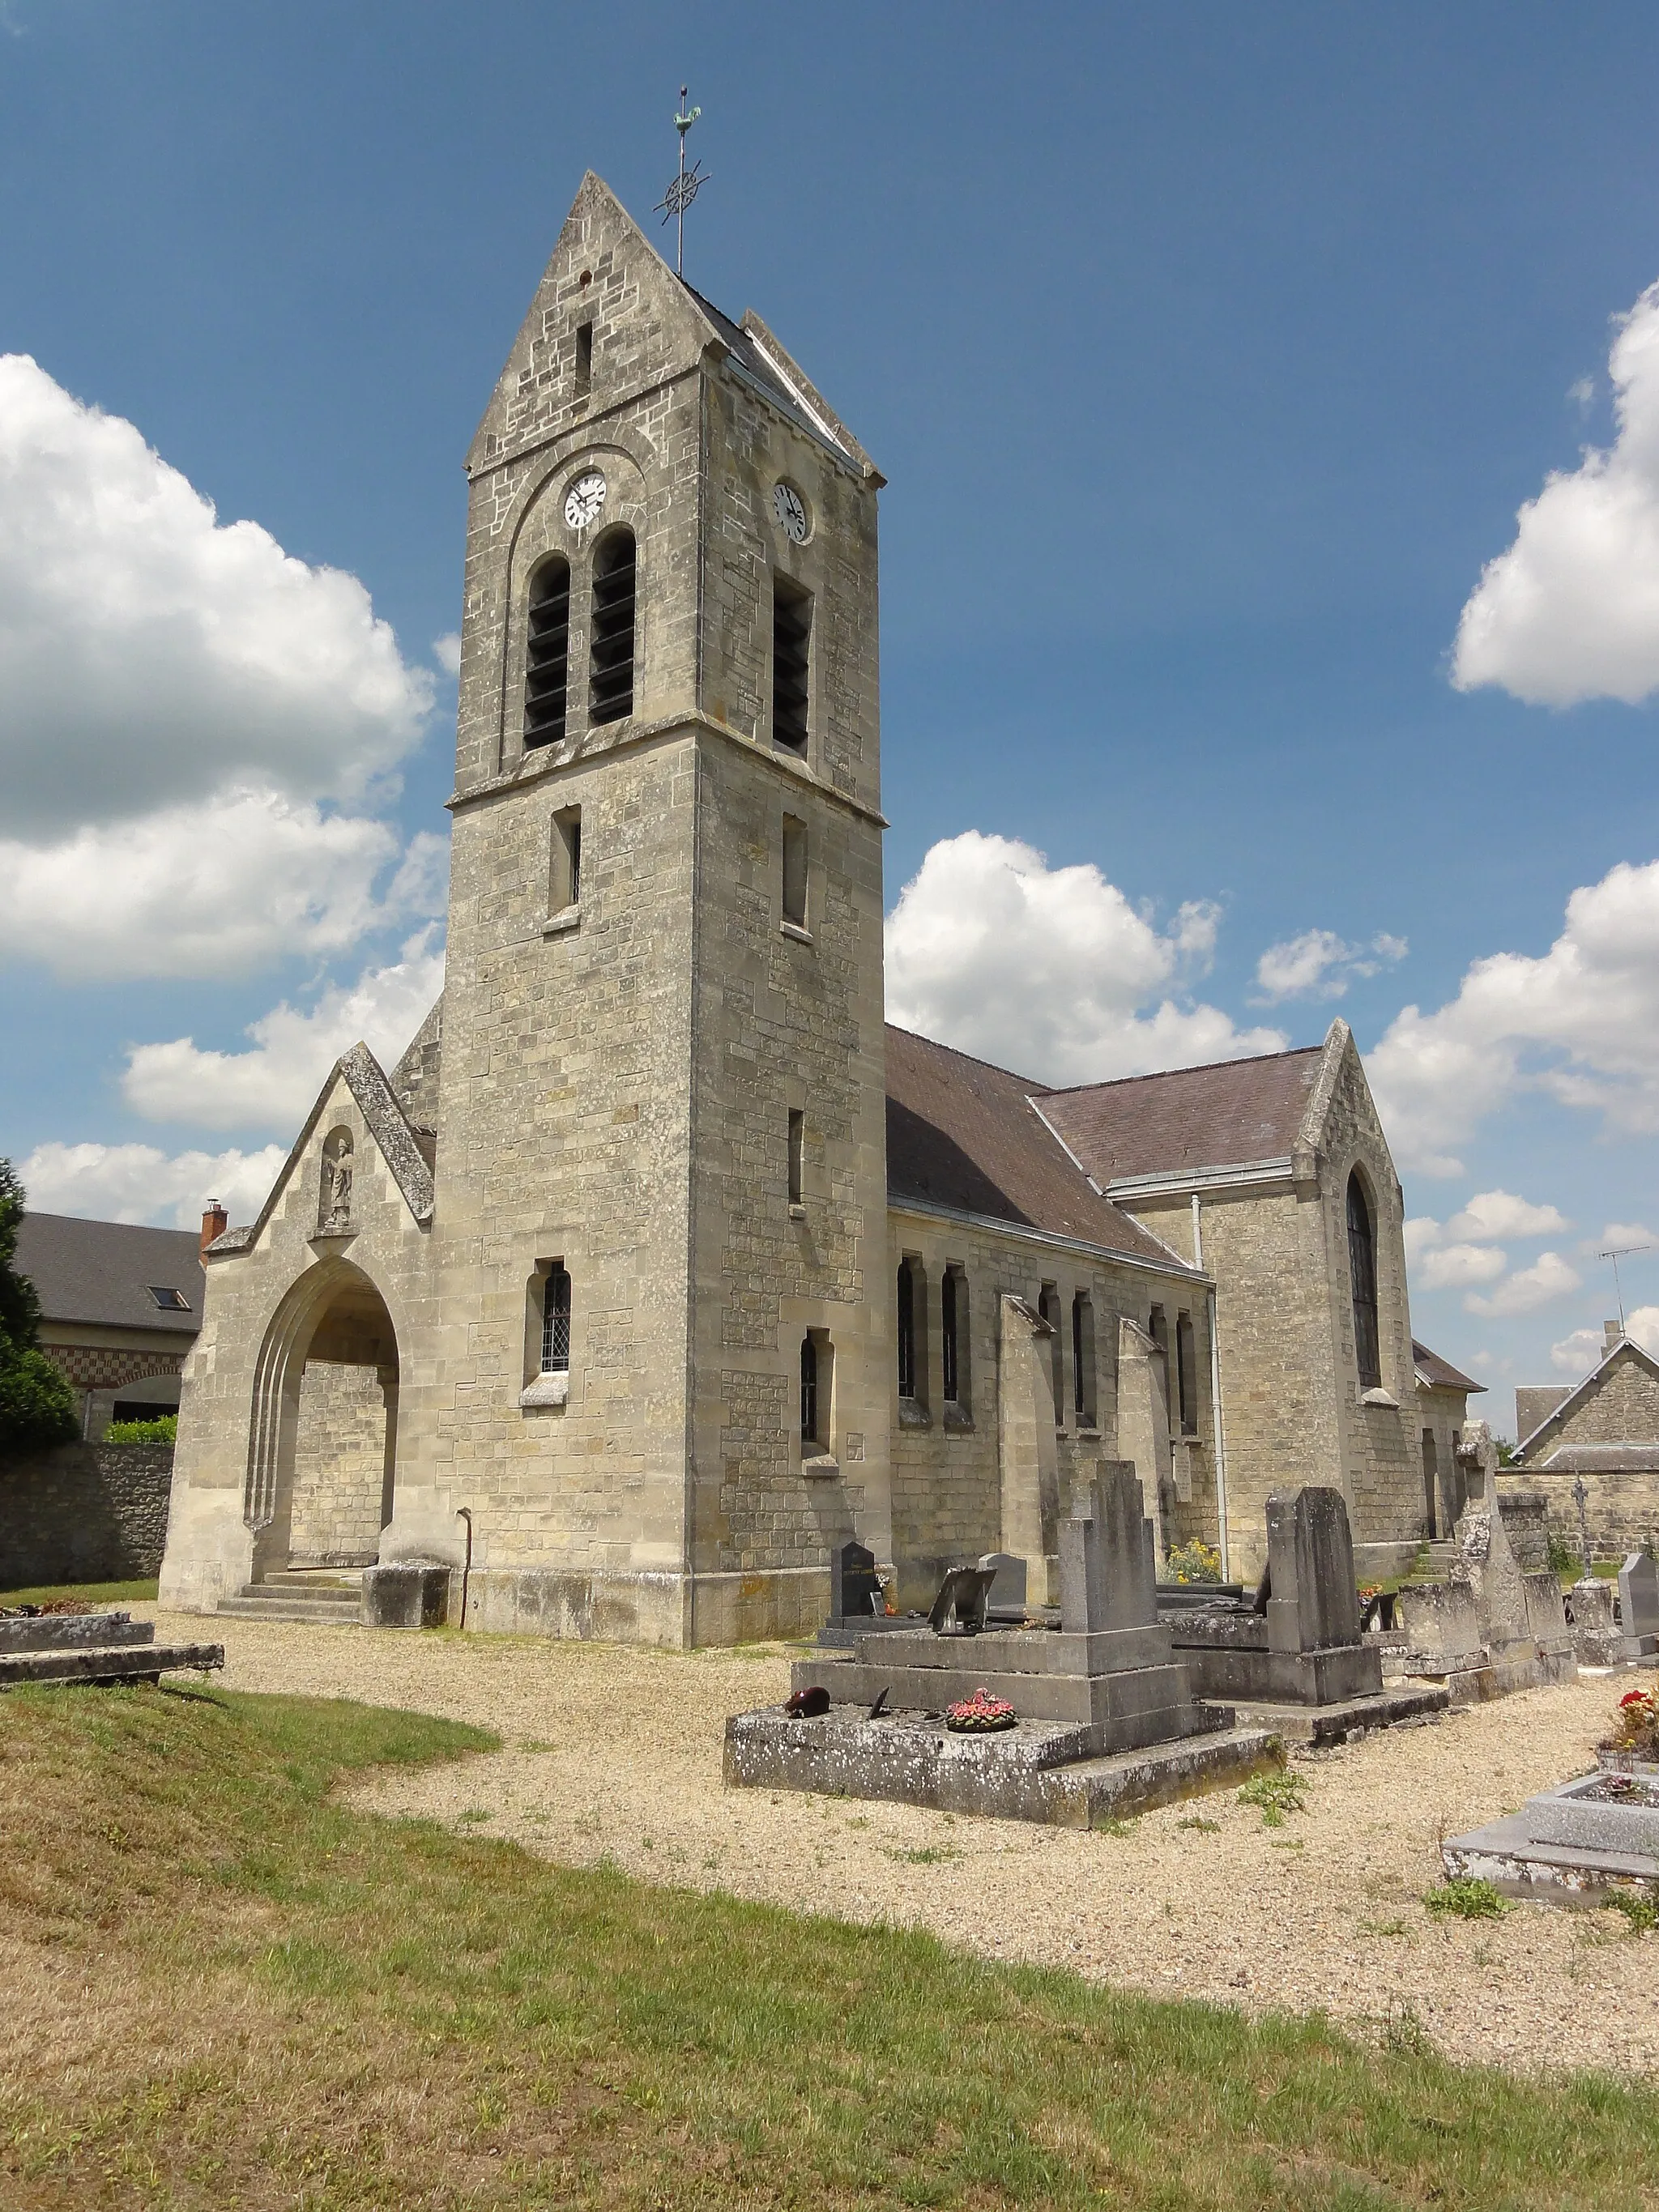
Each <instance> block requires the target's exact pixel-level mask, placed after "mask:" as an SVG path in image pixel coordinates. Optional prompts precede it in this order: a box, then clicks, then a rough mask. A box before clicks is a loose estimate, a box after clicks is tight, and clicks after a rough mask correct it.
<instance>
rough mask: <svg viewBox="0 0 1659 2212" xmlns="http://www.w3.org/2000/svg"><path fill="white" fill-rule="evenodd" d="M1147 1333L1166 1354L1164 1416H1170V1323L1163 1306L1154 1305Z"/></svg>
mask: <svg viewBox="0 0 1659 2212" xmlns="http://www.w3.org/2000/svg"><path fill="white" fill-rule="evenodd" d="M1146 1334H1148V1335H1149V1336H1150V1337H1151V1338H1152V1342H1153V1343H1154V1344H1155V1345H1156V1346H1158V1350H1159V1351H1160V1352H1162V1353H1163V1354H1164V1359H1163V1368H1164V1419H1165V1420H1166V1421H1167V1420H1168V1419H1169V1418H1170V1324H1169V1322H1168V1321H1167V1320H1166V1319H1165V1317H1164V1309H1163V1307H1162V1306H1154V1307H1153V1308H1152V1312H1151V1313H1150V1314H1149V1315H1148V1316H1147V1317H1146Z"/></svg>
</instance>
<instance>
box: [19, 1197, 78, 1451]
mask: <svg viewBox="0 0 1659 2212" xmlns="http://www.w3.org/2000/svg"><path fill="white" fill-rule="evenodd" d="M23 1210H24V1195H23V1186H22V1184H21V1182H18V1180H17V1172H16V1170H15V1168H14V1167H13V1166H12V1164H11V1162H10V1161H9V1160H4V1159H0V1452H8V1453H16V1452H21V1451H28V1450H33V1449H40V1447H41V1446H43V1445H46V1444H62V1443H69V1442H70V1440H71V1439H72V1438H73V1437H76V1436H78V1435H79V1434H80V1424H79V1422H78V1421H77V1420H76V1418H75V1393H74V1391H73V1389H71V1388H70V1382H69V1377H68V1376H66V1375H64V1373H63V1371H62V1370H61V1369H58V1368H57V1367H54V1366H53V1365H52V1362H51V1360H49V1359H48V1358H46V1354H45V1353H44V1352H41V1351H40V1349H39V1348H38V1347H39V1339H40V1297H39V1296H38V1295H37V1293H36V1291H35V1288H34V1285H33V1283H32V1282H30V1280H29V1279H28V1277H27V1275H22V1274H19V1273H18V1271H17V1231H18V1226H19V1225H20V1224H21V1221H22V1218H23Z"/></svg>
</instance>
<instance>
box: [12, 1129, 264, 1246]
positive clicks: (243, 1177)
mask: <svg viewBox="0 0 1659 2212" xmlns="http://www.w3.org/2000/svg"><path fill="white" fill-rule="evenodd" d="M286 1158H288V1154H287V1152H286V1151H285V1150H284V1148H283V1146H281V1145H267V1146H264V1149H263V1151H260V1152H175V1153H174V1154H173V1156H172V1157H171V1158H169V1157H168V1156H167V1153H165V1152H162V1151H161V1150H160V1149H159V1147H158V1146H155V1145H59V1144H50V1145H37V1146H35V1148H34V1150H33V1152H31V1153H30V1154H29V1156H28V1158H27V1159H26V1160H22V1161H21V1162H20V1163H19V1164H18V1170H17V1172H18V1176H19V1178H20V1179H21V1182H22V1185H23V1188H24V1189H25V1190H26V1191H27V1193H28V1202H29V1206H30V1209H31V1211H32V1212H40V1213H76V1214H81V1215H83V1216H84V1217H86V1218H88V1219H90V1220H94V1221H149V1222H155V1223H158V1224H160V1225H162V1226H164V1227H171V1228H175V1229H197V1228H199V1227H200V1225H201V1219H202V1216H203V1214H204V1212H206V1211H207V1206H208V1201H209V1200H210V1199H215V1198H216V1199H218V1200H220V1202H221V1203H222V1205H223V1206H225V1207H226V1208H227V1209H228V1212H229V1214H230V1218H231V1219H232V1220H233V1221H252V1219H253V1218H254V1217H255V1216H256V1215H257V1214H258V1211H259V1208H260V1207H261V1206H263V1205H264V1201H265V1194H266V1193H267V1192H268V1191H269V1190H270V1186H271V1184H272V1183H273V1182H275V1181H276V1171H277V1170H278V1169H279V1168H280V1167H281V1166H282V1164H283V1161H284V1160H285V1159H286Z"/></svg>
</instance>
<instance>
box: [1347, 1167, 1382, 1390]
mask: <svg viewBox="0 0 1659 2212" xmlns="http://www.w3.org/2000/svg"><path fill="white" fill-rule="evenodd" d="M1348 1273H1349V1276H1350V1278H1351V1279H1352V1285H1353V1346H1354V1353H1355V1356H1356V1358H1358V1362H1359V1387H1360V1389H1362V1390H1375V1389H1379V1388H1380V1387H1381V1384H1382V1381H1383V1363H1382V1356H1381V1353H1380V1351H1379V1348H1378V1346H1379V1340H1378V1337H1377V1330H1376V1237H1375V1236H1374V1235H1373V1233H1372V1230H1371V1210H1370V1206H1368V1205H1367V1204H1366V1202H1365V1190H1364V1184H1363V1183H1361V1182H1360V1180H1359V1177H1358V1174H1354V1175H1351V1176H1349V1177H1348Z"/></svg>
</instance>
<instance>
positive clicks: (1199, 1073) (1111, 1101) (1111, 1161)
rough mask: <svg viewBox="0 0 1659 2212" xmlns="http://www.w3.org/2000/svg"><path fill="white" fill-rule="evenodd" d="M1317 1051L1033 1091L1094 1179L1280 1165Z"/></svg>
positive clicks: (1297, 1125) (1308, 1089)
mask: <svg viewBox="0 0 1659 2212" xmlns="http://www.w3.org/2000/svg"><path fill="white" fill-rule="evenodd" d="M1323 1055H1324V1047H1323V1046H1322V1045H1308V1046H1304V1048H1301V1049H1300V1050H1298V1051H1296V1052H1274V1053H1264V1054H1261V1055H1259V1056H1258V1057H1257V1058H1255V1059H1254V1060H1218V1061H1216V1062H1214V1063H1213V1064H1212V1066H1208V1067H1177V1068H1172V1069H1170V1071H1169V1073H1166V1074H1164V1075H1131V1076H1126V1077H1124V1078H1123V1079H1121V1080H1120V1081H1118V1082H1115V1083H1089V1084H1083V1085H1079V1086H1077V1087H1075V1088H1073V1089H1070V1090H1065V1091H1048V1090H1042V1091H1039V1092H1038V1097H1039V1098H1040V1099H1041V1102H1042V1110H1043V1113H1044V1114H1045V1115H1047V1117H1048V1120H1049V1121H1052V1122H1053V1123H1054V1127H1055V1128H1056V1129H1058V1130H1059V1132H1060V1135H1061V1136H1062V1137H1063V1138H1064V1139H1065V1141H1066V1144H1067V1145H1068V1146H1070V1147H1071V1149H1072V1151H1073V1152H1074V1153H1076V1155H1077V1157H1078V1158H1079V1159H1080V1160H1081V1161H1082V1163H1083V1164H1084V1166H1085V1169H1086V1170H1088V1172H1089V1173H1090V1174H1091V1175H1092V1176H1094V1177H1095V1178H1096V1180H1097V1182H1102V1183H1103V1184H1105V1185H1106V1186H1107V1187H1108V1188H1110V1186H1111V1185H1112V1184H1113V1183H1115V1182H1122V1181H1124V1180H1126V1179H1127V1178H1128V1177H1131V1176H1151V1175H1178V1174H1180V1173H1181V1172H1182V1170H1193V1171H1196V1170H1200V1169H1206V1168H1218V1167H1229V1166H1244V1165H1248V1164H1254V1163H1255V1162H1257V1161H1267V1160H1283V1159H1288V1158H1289V1157H1290V1155H1291V1152H1292V1150H1293V1148H1294V1146H1295V1145H1296V1141H1297V1134H1298V1133H1299V1132H1300V1130H1301V1127H1302V1123H1303V1119H1304V1115H1306V1113H1307V1110H1308V1104H1309V1101H1310V1097H1311V1096H1312V1093H1313V1089H1314V1085H1315V1084H1316V1082H1317V1081H1318V1079H1319V1071H1320V1066H1321V1062H1322V1058H1323Z"/></svg>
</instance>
